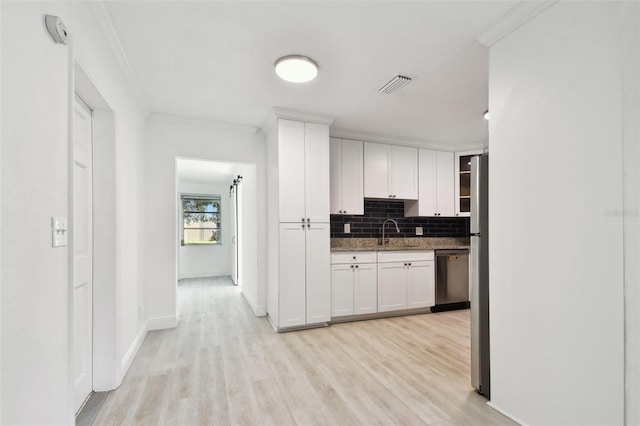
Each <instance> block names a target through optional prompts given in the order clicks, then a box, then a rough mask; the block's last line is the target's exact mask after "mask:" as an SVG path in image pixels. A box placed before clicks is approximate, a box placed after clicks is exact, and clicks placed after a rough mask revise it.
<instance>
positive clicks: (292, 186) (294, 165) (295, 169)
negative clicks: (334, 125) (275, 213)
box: [278, 120, 307, 223]
mask: <svg viewBox="0 0 640 426" xmlns="http://www.w3.org/2000/svg"><path fill="white" fill-rule="evenodd" d="M304 134H305V128H304V123H300V122H297V121H289V120H278V157H279V161H278V162H279V165H278V173H279V175H278V181H279V183H278V188H279V208H280V222H298V223H299V222H300V221H301V220H302V219H305V220H306V217H307V215H306V214H305V161H304V158H305V156H304V155H305V153H304V150H305V140H304V137H305V135H304Z"/></svg>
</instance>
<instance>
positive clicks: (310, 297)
mask: <svg viewBox="0 0 640 426" xmlns="http://www.w3.org/2000/svg"><path fill="white" fill-rule="evenodd" d="M329 229H330V225H329V224H328V223H313V222H311V223H310V224H307V230H306V235H305V237H306V238H305V255H306V261H305V283H306V305H307V306H306V311H307V324H317V323H323V322H327V321H329V320H330V319H331V269H330V268H331V265H330V262H331V257H330V256H331V248H330V245H331V244H330V233H329Z"/></svg>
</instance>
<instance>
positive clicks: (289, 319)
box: [278, 223, 307, 327]
mask: <svg viewBox="0 0 640 426" xmlns="http://www.w3.org/2000/svg"><path fill="white" fill-rule="evenodd" d="M305 236H306V225H305V224H303V223H300V224H298V223H281V224H280V235H279V247H280V249H279V255H280V257H279V261H280V264H279V268H278V270H279V273H280V276H279V299H280V300H279V306H280V312H279V317H280V324H279V325H280V327H295V326H301V325H304V324H305V323H306V311H305V303H306V298H307V296H306V283H305V281H306V272H305V269H306V248H305V246H306V242H305Z"/></svg>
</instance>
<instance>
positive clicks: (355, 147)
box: [330, 138, 364, 215]
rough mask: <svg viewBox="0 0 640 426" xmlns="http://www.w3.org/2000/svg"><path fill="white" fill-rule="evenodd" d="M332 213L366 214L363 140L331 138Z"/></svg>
mask: <svg viewBox="0 0 640 426" xmlns="http://www.w3.org/2000/svg"><path fill="white" fill-rule="evenodd" d="M330 151H331V161H330V164H331V172H330V175H331V176H330V180H331V214H355V215H361V214H364V178H363V177H364V174H363V155H364V153H363V142H362V141H353V140H348V139H338V138H331V148H330Z"/></svg>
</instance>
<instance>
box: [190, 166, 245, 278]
mask: <svg viewBox="0 0 640 426" xmlns="http://www.w3.org/2000/svg"><path fill="white" fill-rule="evenodd" d="M212 167H215V166H213V165H212ZM232 181H233V179H232V178H230V179H229V182H226V183H222V182H210V183H204V182H189V181H184V180H182V179H179V180H178V194H177V197H178V199H179V198H180V194H204V195H219V196H220V212H221V216H220V226H221V228H222V239H221V241H222V244H220V245H185V246H181V247H180V249H179V259H180V261H179V267H178V278H198V277H216V276H222V275H231V248H232V247H233V244H231V217H230V214H231V210H230V207H229V185H230V184H231V182H232Z"/></svg>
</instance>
